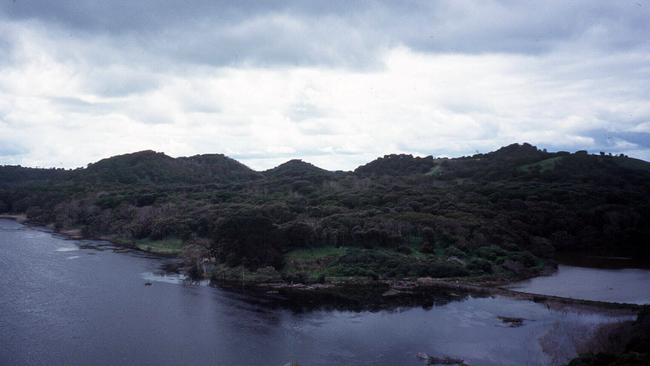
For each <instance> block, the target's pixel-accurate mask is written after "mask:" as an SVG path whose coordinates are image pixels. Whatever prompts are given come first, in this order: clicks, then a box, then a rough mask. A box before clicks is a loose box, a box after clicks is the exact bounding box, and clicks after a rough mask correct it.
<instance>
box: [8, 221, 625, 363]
mask: <svg viewBox="0 0 650 366" xmlns="http://www.w3.org/2000/svg"><path fill="white" fill-rule="evenodd" d="M112 249H113V247H112V246H111V245H110V244H109V243H106V242H98V241H86V240H82V241H73V240H66V239H64V238H62V237H59V236H57V235H55V234H53V233H50V232H47V231H44V230H40V229H35V228H30V227H27V226H24V225H21V224H18V223H16V222H13V221H8V220H0V294H1V297H0V365H116V364H118V365H127V364H133V365H179V364H185V365H205V364H209V365H272V366H282V365H284V364H286V363H288V362H290V361H297V362H299V363H300V364H301V365H303V366H306V365H424V363H423V362H422V361H421V360H419V359H417V358H416V356H415V355H416V353H417V352H426V353H428V354H431V355H436V356H442V355H447V356H453V357H459V358H462V359H464V360H466V362H468V363H469V364H471V365H474V366H476V365H488V366H490V365H555V364H562V363H563V362H565V361H566V360H567V359H569V358H571V357H573V356H574V355H575V354H576V349H580V347H581V346H582V345H581V342H582V341H583V340H584V339H586V338H587V337H586V335H588V334H589V333H590V332H593V331H594V329H595V328H596V327H597V326H598V325H601V324H605V323H609V322H615V321H621V320H627V319H632V318H631V317H622V316H613V315H607V314H605V313H592V312H579V311H569V310H566V309H564V310H554V309H550V308H547V307H546V306H544V305H541V304H537V303H533V302H529V301H519V300H513V299H508V298H502V297H494V298H491V297H472V296H465V297H459V298H458V299H457V300H444V301H435V302H434V303H435V304H436V305H434V306H432V307H425V308H423V307H399V308H395V309H391V310H381V311H351V310H324V309H321V310H318V309H316V310H309V311H294V310H291V309H288V308H283V307H278V306H274V305H271V304H267V303H266V302H265V301H262V300H260V299H257V298H255V297H252V296H250V295H246V294H245V293H238V292H233V291H226V290H224V289H220V288H217V287H211V286H205V285H192V284H187V283H185V282H184V281H182V280H181V278H180V277H178V276H175V275H164V274H160V273H159V272H160V271H159V269H160V267H161V265H162V264H163V263H164V262H165V259H161V258H156V257H151V256H147V255H144V254H141V253H135V252H133V253H114V252H113V250H112ZM146 282H151V283H152V285H151V286H145V283H146ZM432 297H434V295H432ZM499 316H506V317H521V318H524V319H525V321H524V323H523V326H521V327H509V326H508V325H507V324H504V323H503V322H502V321H501V320H499V318H498V317H499Z"/></svg>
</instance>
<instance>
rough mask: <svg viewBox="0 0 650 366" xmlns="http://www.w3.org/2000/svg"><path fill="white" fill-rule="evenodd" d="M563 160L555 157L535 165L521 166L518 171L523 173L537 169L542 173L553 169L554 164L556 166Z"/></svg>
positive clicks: (560, 157)
mask: <svg viewBox="0 0 650 366" xmlns="http://www.w3.org/2000/svg"><path fill="white" fill-rule="evenodd" d="M563 158H564V157H563V156H556V157H554V158H548V159H544V160H542V161H538V162H536V163H532V164H526V165H522V166H520V167H519V168H518V169H519V170H520V171H524V172H531V171H533V170H535V169H539V171H540V172H542V173H544V172H548V171H552V170H553V169H555V164H557V163H558V162H559V161H560V160H562V159H563Z"/></svg>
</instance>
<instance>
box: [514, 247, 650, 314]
mask: <svg viewBox="0 0 650 366" xmlns="http://www.w3.org/2000/svg"><path fill="white" fill-rule="evenodd" d="M612 260H613V262H614V263H612V266H611V267H607V266H604V265H602V264H603V262H604V259H599V261H600V263H601V265H600V268H589V267H580V266H574V265H566V264H560V265H559V266H558V270H557V272H555V273H554V274H552V275H550V276H543V277H536V278H533V279H530V280H527V281H523V282H520V283H516V284H513V285H512V286H509V288H511V289H513V290H517V291H523V292H528V293H533V294H543V295H555V296H563V297H572V298H575V299H584V300H598V301H607V302H620V303H629V304H650V269H647V268H620V266H619V265H618V263H619V262H620V260H619V259H618V258H614V259H612Z"/></svg>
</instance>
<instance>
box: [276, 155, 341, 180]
mask: <svg viewBox="0 0 650 366" xmlns="http://www.w3.org/2000/svg"><path fill="white" fill-rule="evenodd" d="M263 174H264V175H265V176H268V177H283V178H298V177H307V176H327V175H330V174H332V172H330V171H327V170H325V169H321V168H319V167H317V166H315V165H313V164H310V163H307V162H304V161H302V160H299V159H293V160H289V161H287V162H286V163H283V164H280V165H278V166H276V167H275V168H272V169H269V170H266V171H264V172H263Z"/></svg>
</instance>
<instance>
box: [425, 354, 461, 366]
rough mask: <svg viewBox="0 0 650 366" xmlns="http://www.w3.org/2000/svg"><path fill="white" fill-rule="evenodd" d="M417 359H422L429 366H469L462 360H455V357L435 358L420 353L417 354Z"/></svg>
mask: <svg viewBox="0 0 650 366" xmlns="http://www.w3.org/2000/svg"><path fill="white" fill-rule="evenodd" d="M416 357H417V358H419V359H421V360H422V361H424V362H426V364H427V365H458V366H469V365H468V364H467V363H465V361H464V360H461V359H460V358H453V357H435V356H429V355H428V354H426V353H424V352H418V353H417V354H416Z"/></svg>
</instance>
